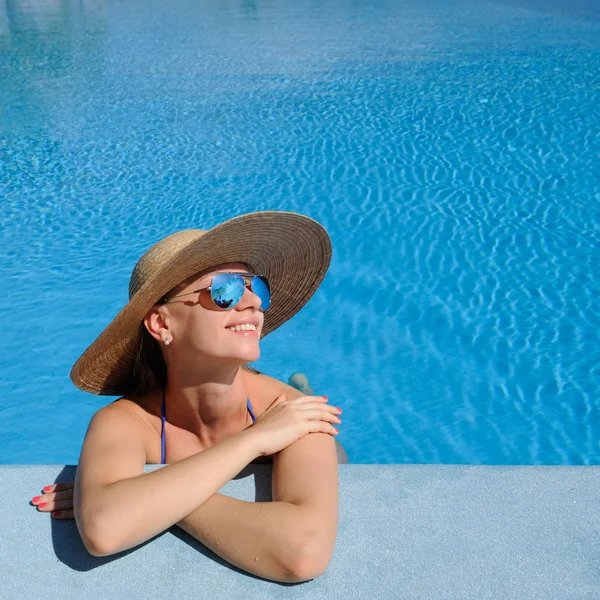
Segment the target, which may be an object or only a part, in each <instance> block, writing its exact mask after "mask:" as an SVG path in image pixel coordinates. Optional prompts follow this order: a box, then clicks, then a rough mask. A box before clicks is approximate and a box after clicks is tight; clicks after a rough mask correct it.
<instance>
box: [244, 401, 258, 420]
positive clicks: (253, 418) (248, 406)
mask: <svg viewBox="0 0 600 600" xmlns="http://www.w3.org/2000/svg"><path fill="white" fill-rule="evenodd" d="M246 407H247V408H248V412H249V413H250V417H251V418H252V422H253V423H254V421H256V417H255V416H254V411H253V410H252V404H251V403H250V398H248V400H246Z"/></svg>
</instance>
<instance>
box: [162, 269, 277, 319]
mask: <svg viewBox="0 0 600 600" xmlns="http://www.w3.org/2000/svg"><path fill="white" fill-rule="evenodd" d="M219 275H237V276H238V277H241V278H242V279H243V280H244V287H245V288H246V289H248V290H250V291H251V292H252V293H253V294H256V292H254V291H253V290H252V287H251V286H252V281H253V280H254V278H255V277H257V278H258V279H260V280H261V281H262V282H263V283H264V284H265V285H266V286H267V291H268V292H269V305H270V299H271V286H270V285H269V280H268V279H267V278H266V277H264V276H262V275H255V274H254V273H234V272H225V273H217V274H216V275H215V276H214V277H213V278H212V279H211V281H210V285H209V286H208V287H205V288H201V289H199V290H194V291H193V292H186V293H185V294H178V295H177V296H171V297H170V298H167V297H166V296H163V297H162V298H161V299H160V300H159V302H158V303H159V304H168V303H169V302H171V301H172V300H175V299H176V298H183V297H184V296H192V295H195V294H201V293H202V292H208V291H209V290H210V291H212V282H213V281H214V279H215V277H218V276H219ZM242 296H243V294H242ZM210 299H211V301H212V303H213V304H214V305H215V306H216V307H217V308H218V309H219V310H231V309H232V308H235V307H236V306H237V305H238V304H239V302H240V300H241V299H242V298H241V297H240V299H239V300H238V301H237V302H236V303H235V304H234V305H233V306H230V307H229V308H221V307H220V306H217V304H216V303H215V301H214V300H213V298H212V294H211V298H210ZM261 303H262V301H261ZM260 310H262V308H261V309H260ZM267 310H268V309H267Z"/></svg>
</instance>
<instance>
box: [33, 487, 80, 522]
mask: <svg viewBox="0 0 600 600" xmlns="http://www.w3.org/2000/svg"><path fill="white" fill-rule="evenodd" d="M74 487H75V484H74V483H73V482H72V481H68V482H67V483H55V484H54V485H47V486H46V487H45V488H44V490H43V493H42V495H41V496H34V497H33V498H32V499H31V503H32V504H33V506H37V509H38V510H39V511H40V512H51V513H52V516H53V517H54V518H55V519H74V518H75V517H74V515H73V488H74Z"/></svg>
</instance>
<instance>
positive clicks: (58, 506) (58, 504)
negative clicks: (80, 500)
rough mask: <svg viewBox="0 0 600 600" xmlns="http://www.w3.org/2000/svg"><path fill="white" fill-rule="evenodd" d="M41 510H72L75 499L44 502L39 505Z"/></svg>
mask: <svg viewBox="0 0 600 600" xmlns="http://www.w3.org/2000/svg"><path fill="white" fill-rule="evenodd" d="M37 507H38V510H39V511H40V512H52V511H55V510H70V509H72V508H73V500H58V501H54V500H52V501H51V502H42V503H41V504H38V505H37Z"/></svg>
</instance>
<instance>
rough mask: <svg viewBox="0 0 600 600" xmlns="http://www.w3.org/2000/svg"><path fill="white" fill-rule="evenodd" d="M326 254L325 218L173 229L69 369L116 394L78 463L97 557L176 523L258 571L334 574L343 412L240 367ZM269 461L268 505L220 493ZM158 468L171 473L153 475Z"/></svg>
mask: <svg viewBox="0 0 600 600" xmlns="http://www.w3.org/2000/svg"><path fill="white" fill-rule="evenodd" d="M330 257H331V245H330V241H329V237H328V235H327V233H326V232H325V230H324V229H323V228H322V227H321V226H320V225H319V224H318V223H316V222H314V221H312V220H311V219H309V218H307V217H304V216H301V215H297V214H294V213H279V212H262V213H252V214H248V215H243V216H241V217H237V218H234V219H232V220H230V221H227V222H225V223H223V224H221V225H219V226H217V227H215V228H213V229H211V230H209V231H206V232H205V231H201V230H189V231H182V232H179V233H176V234H173V235H171V236H169V237H167V238H165V239H164V240H162V241H160V242H159V243H158V244H156V245H155V246H153V247H152V248H150V250H148V252H146V254H144V256H143V257H142V258H141V259H140V260H139V262H138V263H137V265H136V267H135V269H134V271H133V274H132V276H131V281H130V285H129V298H130V299H129V302H128V304H127V305H126V306H125V308H124V309H123V310H122V311H121V312H120V313H119V314H118V315H117V317H116V318H115V319H114V321H113V322H112V323H111V324H110V325H109V326H108V327H107V328H106V329H105V330H104V332H103V333H102V334H101V335H100V336H99V337H98V339H97V340H96V341H95V342H94V343H93V344H92V345H91V346H90V347H89V348H88V349H87V350H86V351H85V352H84V354H83V355H82V356H81V358H80V359H79V360H78V361H77V363H76V364H75V366H74V367H73V370H72V372H71V378H72V380H73V382H74V383H75V384H76V385H77V386H78V387H79V388H81V389H83V390H85V391H88V392H91V393H94V394H107V395H121V396H122V397H121V398H120V399H119V400H117V401H115V402H113V403H112V404H110V405H108V406H106V407H104V408H102V409H101V410H100V411H98V412H97V413H96V414H95V415H94V417H93V418H92V420H91V422H90V425H89V428H88V431H87V434H86V437H85V441H84V444H83V448H82V451H81V457H80V461H79V464H78V468H77V477H76V482H75V492H74V499H73V503H74V513H75V518H76V521H77V527H78V529H79V532H80V534H81V537H82V539H83V542H84V544H85V546H86V548H87V549H88V551H89V552H90V553H92V554H93V555H96V556H104V555H109V554H114V553H116V552H120V551H122V550H125V549H128V548H132V547H134V546H136V545H138V544H141V543H142V542H144V541H146V540H148V539H150V538H152V537H153V536H155V535H157V534H158V533H160V532H162V531H164V530H166V529H167V528H169V527H171V526H172V525H175V524H176V525H179V526H180V527H181V528H182V529H184V530H185V531H187V532H188V533H189V534H191V535H192V536H194V537H195V538H196V539H198V540H199V541H200V542H202V543H203V544H205V545H206V546H207V547H209V548H210V549H211V550H213V551H214V552H216V553H217V554H218V555H219V556H221V557H222V558H224V559H225V560H227V561H229V562H230V563H232V564H234V565H236V566H237V567H239V568H241V569H244V570H246V571H248V572H250V573H253V574H255V575H258V576H260V577H264V578H268V579H272V580H275V581H285V582H295V581H304V580H307V579H311V578H313V577H316V576H318V575H319V574H321V573H322V572H323V571H324V570H325V569H326V567H327V565H328V563H329V560H330V558H331V554H332V552H333V547H334V543H335V536H336V530H337V510H338V508H337V507H338V487H337V486H338V484H337V459H336V446H335V441H334V436H335V435H336V434H337V433H338V432H337V430H336V428H335V427H334V426H335V425H337V424H339V423H340V422H341V421H340V418H339V414H340V413H341V410H340V409H338V408H335V407H333V406H330V405H329V404H327V398H323V397H319V396H305V395H302V394H301V393H300V392H299V391H298V390H296V389H294V388H292V387H290V386H287V385H285V384H283V383H281V382H279V381H276V380H275V379H272V378H270V377H266V376H265V375H261V374H259V373H257V372H256V371H253V370H250V369H248V368H247V367H245V366H244V365H246V363H249V362H252V361H255V360H257V359H258V357H259V353H260V351H259V340H260V338H261V337H264V336H265V335H267V334H268V333H270V332H271V331H273V330H274V329H276V328H277V327H279V326H280V325H281V324H282V323H284V322H285V321H286V320H287V319H289V318H290V317H291V316H292V315H294V314H295V313H296V312H297V311H298V310H300V309H301V308H302V306H304V304H305V303H306V302H307V301H308V300H309V298H310V297H311V296H312V295H313V293H314V292H315V291H316V289H317V287H318V286H319V284H320V282H321V281H322V279H323V277H324V276H325V272H326V271H327V268H328V266H329V261H330ZM261 457H272V458H273V501H272V502H267V503H252V502H250V503H249V502H243V501H240V500H235V499H233V498H229V497H226V496H223V495H219V494H217V492H218V490H219V489H220V488H221V487H222V486H223V485H224V484H225V483H227V482H228V481H229V480H231V479H232V478H233V477H234V476H235V475H236V474H237V473H239V472H240V471H241V470H242V469H243V468H244V467H245V466H246V465H248V464H249V463H250V462H252V461H254V460H256V459H260V458H261ZM150 463H163V464H166V465H167V466H165V467H164V468H162V469H157V470H155V471H153V472H151V473H144V465H146V464H150ZM45 491H46V492H47V493H46V494H44V496H41V497H37V498H35V499H34V504H36V505H37V506H38V507H40V506H41V505H44V506H41V508H42V509H43V510H53V509H57V510H59V511H60V510H61V509H63V510H67V511H68V509H69V506H70V502H71V500H70V498H69V496H70V492H69V490H68V489H66V490H63V491H62V492H61V490H60V488H57V487H56V486H48V488H45Z"/></svg>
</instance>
